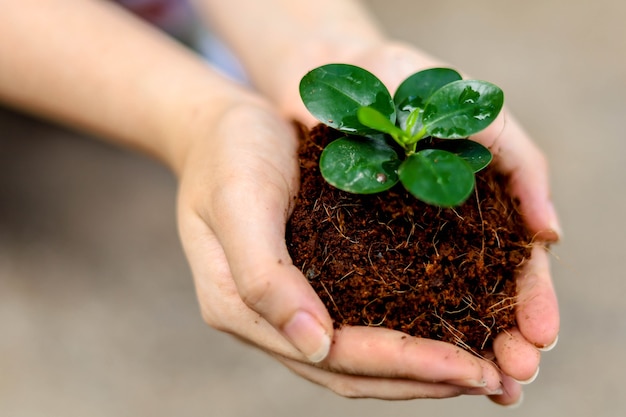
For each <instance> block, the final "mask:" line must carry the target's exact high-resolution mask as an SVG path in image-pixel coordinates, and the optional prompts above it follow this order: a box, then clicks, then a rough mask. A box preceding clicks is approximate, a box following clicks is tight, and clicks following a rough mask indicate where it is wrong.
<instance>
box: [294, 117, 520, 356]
mask: <svg viewBox="0 0 626 417" xmlns="http://www.w3.org/2000/svg"><path fill="white" fill-rule="evenodd" d="M341 135H342V133H340V132H338V131H336V130H333V129H331V128H328V127H326V126H324V125H318V126H317V127H315V128H314V129H312V130H311V131H310V132H308V131H306V130H304V129H303V130H302V135H301V136H302V140H301V147H300V165H301V189H300V193H299V196H298V200H297V203H296V207H295V209H294V212H293V214H292V216H291V218H290V221H289V223H288V228H287V242H288V246H289V250H290V254H291V256H292V259H293V262H294V264H295V265H297V266H298V267H299V268H301V270H302V272H303V273H304V275H305V276H306V277H307V278H308V279H309V281H310V283H311V285H312V287H313V288H314V289H315V290H316V292H317V293H318V295H319V296H320V298H321V299H322V301H323V302H324V303H325V305H326V307H327V308H328V310H329V312H330V314H331V317H332V318H333V320H334V322H335V326H336V327H341V326H346V325H351V326H356V325H365V326H381V327H387V328H391V329H395V330H400V331H402V332H405V333H407V334H409V335H412V336H417V337H424V338H430V339H436V340H442V341H446V342H450V343H453V344H456V345H458V346H460V347H463V348H464V349H466V350H468V351H471V352H473V353H475V354H477V355H484V354H485V353H486V352H488V351H489V350H490V348H491V345H492V341H493V338H494V337H495V336H496V335H497V334H498V333H500V332H502V331H506V330H507V329H510V328H512V327H515V326H516V321H515V311H514V310H515V303H516V282H515V276H516V272H517V271H518V270H519V268H520V267H521V266H522V265H523V264H524V262H525V261H526V260H527V259H528V258H529V257H530V244H531V240H532V236H531V235H530V234H529V233H528V231H527V230H526V229H525V226H524V223H523V220H522V217H521V215H520V214H519V212H518V210H517V203H516V201H515V200H513V199H512V198H511V197H510V196H509V194H508V193H507V189H506V184H507V179H506V178H505V177H503V176H500V175H499V174H498V173H497V172H496V171H495V170H494V169H492V168H486V169H485V170H483V171H481V172H479V173H478V175H477V178H476V182H477V184H476V191H475V194H474V195H473V196H472V197H470V198H469V199H468V201H466V202H465V203H464V204H463V205H462V206H459V207H457V208H454V209H441V208H437V207H434V206H430V205H427V204H425V203H422V202H420V201H418V200H416V199H415V198H414V197H412V196H411V195H409V194H408V193H407V192H406V191H405V190H404V188H402V186H396V187H394V188H392V189H391V190H389V191H387V192H384V193H381V194H374V195H356V194H350V193H346V192H343V191H340V190H338V189H336V188H334V187H332V186H330V185H328V184H327V183H326V182H325V181H324V180H323V179H322V177H321V176H320V174H319V170H318V159H319V155H320V153H321V150H322V149H323V147H324V145H325V144H326V143H328V142H329V141H331V140H333V139H335V138H337V137H339V136H341Z"/></svg>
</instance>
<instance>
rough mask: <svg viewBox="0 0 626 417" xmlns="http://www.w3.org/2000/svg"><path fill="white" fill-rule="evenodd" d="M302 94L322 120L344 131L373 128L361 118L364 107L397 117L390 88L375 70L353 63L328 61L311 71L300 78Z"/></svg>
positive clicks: (366, 132) (305, 103)
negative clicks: (359, 116) (359, 115)
mask: <svg viewBox="0 0 626 417" xmlns="http://www.w3.org/2000/svg"><path fill="white" fill-rule="evenodd" d="M300 97H301V98H302V101H303V102H304V105H305V106H306V108H307V109H308V110H309V112H311V114H312V115H313V116H314V117H315V118H317V119H318V120H319V121H320V122H322V123H324V124H326V125H328V126H330V127H333V128H335V129H338V130H341V131H344V132H348V133H357V134H368V133H371V132H372V129H370V128H368V127H367V126H364V125H363V124H361V123H360V122H359V120H358V118H357V111H358V109H359V108H361V107H372V108H374V109H376V110H378V111H379V112H380V113H381V114H383V115H385V117H387V118H388V119H389V120H391V121H392V123H395V121H396V112H395V106H394V104H393V100H392V98H391V94H390V93H389V91H388V90H387V88H386V87H385V86H384V85H383V83H382V82H381V81H380V80H379V79H378V78H376V76H374V75H373V74H372V73H370V72H368V71H366V70H364V69H362V68H359V67H356V66H353V65H347V64H328V65H324V66H321V67H318V68H316V69H314V70H312V71H310V72H309V73H308V74H306V75H305V76H304V77H303V78H302V80H301V81H300Z"/></svg>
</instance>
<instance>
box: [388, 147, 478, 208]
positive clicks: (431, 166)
mask: <svg viewBox="0 0 626 417" xmlns="http://www.w3.org/2000/svg"><path fill="white" fill-rule="evenodd" d="M398 174H399V177H400V181H401V182H402V184H403V185H404V187H405V188H406V189H407V190H408V191H409V192H410V193H411V194H413V195H414V196H415V197H416V198H418V199H420V200H422V201H424V202H426V203H429V204H434V205H437V206H441V207H453V206H456V205H459V204H461V203H462V202H463V201H465V200H466V199H467V197H469V195H470V194H471V192H472V190H473V189H474V184H475V180H474V171H473V170H472V168H471V167H470V166H469V164H468V163H467V162H465V160H464V159H463V158H461V157H459V156H457V155H455V154H453V153H450V152H447V151H443V150H440V149H425V150H423V151H419V152H416V153H414V154H411V155H410V156H409V157H408V158H407V159H406V160H404V161H403V162H402V165H401V166H400V169H399V172H398Z"/></svg>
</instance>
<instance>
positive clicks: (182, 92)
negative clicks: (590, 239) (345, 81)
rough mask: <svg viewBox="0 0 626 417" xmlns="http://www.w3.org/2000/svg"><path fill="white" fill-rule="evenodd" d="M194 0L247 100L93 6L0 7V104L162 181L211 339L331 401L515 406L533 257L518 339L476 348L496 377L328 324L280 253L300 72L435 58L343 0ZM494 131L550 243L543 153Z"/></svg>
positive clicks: (144, 30)
mask: <svg viewBox="0 0 626 417" xmlns="http://www.w3.org/2000/svg"><path fill="white" fill-rule="evenodd" d="M197 3H198V5H199V7H200V9H201V10H202V11H203V12H204V13H205V14H206V15H207V16H208V17H210V20H211V22H212V25H213V27H215V28H216V30H217V31H218V32H219V33H220V34H221V35H222V36H223V37H224V39H226V40H227V41H228V42H229V44H230V45H231V46H232V47H233V49H234V50H235V52H236V53H237V55H238V56H239V57H240V58H241V60H242V62H243V64H244V66H245V67H246V70H247V71H248V74H249V75H250V79H251V81H252V83H253V84H254V86H255V87H256V88H257V89H258V92H253V91H251V90H250V89H247V88H244V87H242V86H240V85H238V84H236V83H234V82H231V81H229V80H227V79H225V78H224V77H222V76H221V75H220V74H219V73H217V72H216V71H214V70H213V69H211V67H210V66H209V65H207V64H206V63H205V62H203V60H202V59H201V58H199V57H197V56H195V55H194V54H193V53H192V52H190V51H188V50H186V49H185V48H183V47H181V46H180V45H178V44H177V43H176V42H174V41H172V40H170V39H169V38H167V37H166V36H165V35H163V34H161V33H159V32H158V31H157V30H156V29H154V28H151V27H150V26H148V25H146V24H144V23H143V22H140V21H139V20H137V19H135V18H134V17H132V16H130V15H128V14H127V13H126V12H125V11H123V10H122V9H120V8H119V7H117V6H116V5H114V4H111V3H109V2H102V1H96V0H9V1H6V2H5V3H4V5H3V7H4V8H3V13H2V15H0V101H2V102H4V103H6V104H8V105H10V106H13V107H16V108H19V109H23V110H25V111H29V112H31V113H34V114H38V115H41V116H44V117H47V118H50V119H53V120H56V121H60V122H63V123H65V124H67V125H70V126H73V127H77V128H80V129H84V130H86V131H88V132H91V133H93V134H96V135H98V136H99V137H101V138H102V139H104V140H108V141H110V142H111V143H114V144H117V145H120V146H125V147H128V148H132V149H137V150H140V151H142V152H144V153H146V154H149V155H152V156H154V157H156V158H157V159H159V160H160V161H162V162H163V163H164V164H166V165H167V166H168V167H170V168H171V169H172V171H173V172H174V173H175V175H176V176H177V178H178V180H179V193H178V224H179V230H180V236H181V241H182V244H183V247H184V249H185V252H186V254H187V257H188V260H189V264H190V267H191V270H192V273H193V277H194V282H195V285H196V290H197V294H198V300H199V304H200V308H201V312H202V315H203V317H204V319H205V321H206V322H207V323H208V324H209V325H211V326H212V327H215V328H217V329H219V330H222V331H225V332H228V333H231V334H233V335H235V336H237V337H238V338H240V339H242V340H244V341H246V342H247V343H250V344H253V345H255V346H257V347H259V348H260V349H263V350H265V351H267V352H269V353H270V354H271V355H273V356H274V357H276V358H277V359H278V360H279V361H281V362H282V363H284V364H285V365H286V366H288V367H289V368H290V369H292V370H294V371H295V372H296V373H298V374H300V375H302V376H303V377H305V378H307V379H309V380H312V381H314V382H317V383H319V384H322V385H324V386H326V387H328V388H330V389H332V390H334V391H336V392H338V393H340V394H342V395H346V396H351V397H373V398H385V399H409V398H421V397H438V398H441V397H450V396H456V395H461V394H481V395H490V398H491V399H492V400H494V401H495V402H497V403H500V404H504V405H507V404H514V403H516V402H517V401H518V399H519V398H520V395H521V389H520V386H519V384H518V383H517V382H516V381H515V380H518V381H524V380H528V379H530V378H531V377H532V376H533V375H535V373H536V370H537V367H538V364H539V356H540V355H539V351H538V348H542V347H545V346H549V345H551V344H552V343H553V341H554V340H556V337H557V334H558V327H559V319H558V309H557V302H556V296H555V294H554V290H553V287H552V284H551V278H550V273H549V268H548V261H547V255H546V253H545V251H543V250H542V249H541V248H540V246H539V245H537V246H536V247H535V249H533V256H532V258H531V260H530V262H529V263H528V265H527V267H526V269H525V271H523V272H522V273H521V274H520V276H519V278H518V288H519V293H520V303H519V306H518V313H517V318H518V323H519V329H515V330H514V331H512V332H510V333H507V334H501V335H499V336H498V337H497V339H496V341H495V344H494V350H495V352H494V353H495V355H496V357H497V359H498V363H499V366H500V369H496V367H495V366H493V364H492V363H490V362H488V361H483V360H481V359H479V358H477V357H475V356H473V355H471V354H469V353H467V352H464V351H462V350H459V349H458V348H457V347H455V346H453V345H450V344H446V343H443V342H438V341H433V340H425V339H416V338H407V337H404V335H402V334H401V333H399V332H395V331H391V330H383V329H372V328H360V327H354V328H344V329H342V330H338V331H335V330H333V326H332V321H331V319H330V316H329V315H328V312H327V311H326V309H325V307H324V305H323V304H322V303H321V301H320V300H319V298H318V297H317V295H316V294H315V292H314V291H313V290H312V288H311V287H310V286H309V285H308V282H307V281H306V279H305V278H304V277H303V276H302V274H301V273H300V271H299V270H298V269H297V268H296V267H294V266H293V265H292V263H291V260H290V258H289V255H288V253H287V249H286V246H285V241H284V231H285V223H286V221H287V218H288V215H289V212H290V209H291V207H292V204H293V202H294V197H295V195H296V194H297V189H298V166H297V157H296V154H297V140H296V137H295V132H294V131H293V128H292V126H291V123H290V122H289V121H290V120H291V119H292V118H297V119H299V120H301V121H303V122H305V123H307V124H309V125H310V124H312V123H313V120H312V119H311V117H310V116H309V115H308V113H306V112H305V110H304V107H303V106H302V104H301V103H300V101H299V98H298V97H297V91H298V89H297V83H298V81H299V79H300V78H301V76H302V75H303V74H304V73H305V72H306V71H307V70H309V69H311V68H313V67H315V66H317V65H321V64H324V63H328V62H337V61H341V62H348V63H353V64H358V65H361V66H364V67H365V68H367V69H369V70H371V71H372V72H374V73H375V74H377V75H378V76H379V77H380V78H381V79H382V80H383V81H384V82H385V83H386V84H388V85H389V86H390V87H391V88H394V87H395V86H396V85H397V84H398V83H399V82H400V81H401V80H402V79H404V78H405V77H406V76H407V75H409V74H410V73H412V72H415V71H416V70H419V69H422V68H425V67H429V66H432V65H434V64H437V63H438V62H437V61H435V60H434V59H433V58H431V57H428V56H427V55H426V54H424V53H422V52H420V51H418V50H417V49H415V48H413V47H411V46H407V45H404V44H401V43H397V42H392V41H390V40H388V39H387V38H386V37H385V36H384V34H383V33H382V32H381V31H380V29H379V28H378V27H377V25H376V24H375V22H374V21H373V20H372V19H371V18H370V16H369V15H368V14H367V12H366V11H365V10H364V9H363V8H362V7H361V6H360V5H359V3H358V2H354V1H350V0H344V1H339V0H334V1H332V0H318V1H316V2H310V1H294V0H291V1H290V0H266V1H263V2H253V1H246V0H229V1H228V2H224V1H220V0H213V1H212V0H198V2H197ZM242 11H245V12H242ZM268 22H271V24H268ZM234 23H236V24H234ZM6 57H10V59H7V58H6ZM268 63H270V64H271V65H269V64H268ZM500 121H501V122H500V123H499V124H495V127H493V128H490V129H488V130H487V131H485V132H483V133H481V135H478V136H477V137H476V139H477V140H479V141H481V142H482V143H484V144H486V145H488V146H490V147H491V148H492V150H493V151H494V153H495V154H496V164H497V167H499V169H500V170H501V171H503V172H505V173H509V174H511V178H512V179H511V187H512V190H513V193H514V194H515V195H516V196H517V197H518V198H519V199H520V201H521V204H522V211H523V213H524V214H525V216H526V217H525V218H526V220H527V223H528V226H529V228H530V229H531V230H532V231H533V232H535V233H536V234H537V236H538V239H539V238H540V239H541V240H545V241H554V240H557V239H558V230H559V229H558V221H557V219H556V215H555V214H554V209H553V208H552V206H551V203H550V198H549V188H548V185H547V184H548V180H547V167H546V163H545V159H544V158H543V156H542V154H541V152H540V151H539V150H538V149H537V148H536V146H535V145H534V144H533V143H532V141H531V140H530V139H529V138H528V136H527V135H526V134H525V133H524V132H523V130H521V128H519V125H518V124H517V123H516V122H515V121H514V120H513V119H512V118H511V117H510V116H509V115H507V114H506V113H505V116H503V117H502V118H501V119H500ZM331 341H332V343H331Z"/></svg>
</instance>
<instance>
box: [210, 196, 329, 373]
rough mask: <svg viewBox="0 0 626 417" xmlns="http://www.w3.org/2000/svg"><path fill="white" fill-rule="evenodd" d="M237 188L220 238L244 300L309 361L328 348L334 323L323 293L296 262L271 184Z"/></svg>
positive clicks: (225, 200) (223, 207)
mask: <svg viewBox="0 0 626 417" xmlns="http://www.w3.org/2000/svg"><path fill="white" fill-rule="evenodd" d="M246 188H248V187H246V186H232V187H230V191H227V192H226V193H225V194H226V195H224V196H223V197H222V198H221V202H220V204H219V207H220V209H219V213H216V215H215V216H212V217H213V218H215V219H219V221H217V222H215V223H213V224H211V225H210V226H211V228H212V229H213V231H214V232H215V234H216V236H217V237H218V239H219V241H220V243H221V245H222V247H223V248H224V253H225V255H226V258H227V261H228V264H229V266H230V269H231V273H232V277H233V280H234V282H235V285H236V287H237V290H238V292H239V295H240V297H241V299H242V300H243V301H244V303H245V304H246V305H247V306H248V307H250V308H251V309H252V310H254V311H256V312H257V313H259V314H260V315H261V316H262V317H263V318H264V319H265V320H267V321H268V322H269V323H270V324H271V325H272V326H274V327H275V328H276V329H277V330H278V331H279V332H280V333H281V334H282V335H284V336H285V337H286V338H287V339H288V340H289V341H290V342H291V343H292V344H293V345H294V346H295V347H296V348H297V349H298V350H299V351H300V352H302V353H303V354H304V355H305V356H306V357H307V358H308V359H309V360H310V361H312V362H319V361H321V360H323V359H324V358H325V357H326V356H327V354H328V351H329V348H330V340H331V335H332V329H333V326H332V321H331V319H330V316H329V315H328V312H327V310H326V308H325V307H324V305H323V304H322V302H321V301H320V299H319V297H318V296H317V294H316V293H315V291H314V290H313V289H312V287H311V286H310V285H309V283H308V281H307V280H306V279H305V277H304V276H303V275H302V273H301V272H300V271H299V270H298V269H297V268H296V267H295V266H294V265H293V264H292V262H291V259H290V257H289V254H288V252H287V249H286V246H285V238H284V236H285V233H284V230H285V228H284V223H285V220H286V216H285V215H284V213H285V212H286V209H285V207H284V206H285V205H284V204H281V200H280V199H277V198H276V194H277V193H276V192H275V191H272V190H271V186H270V187H267V185H266V187H265V188H264V189H262V191H261V192H259V188H257V187H251V188H252V189H251V190H249V191H250V192H245V189H246Z"/></svg>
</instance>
